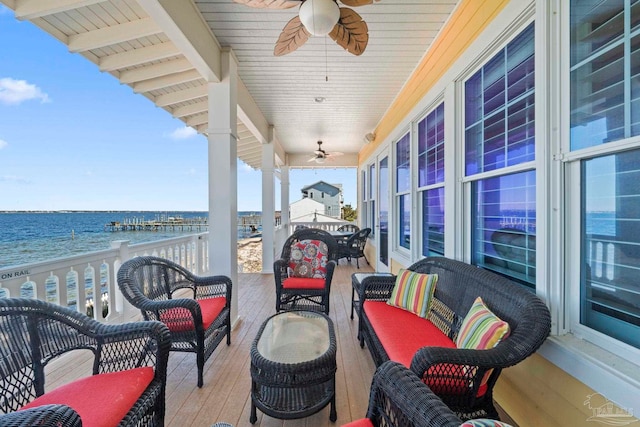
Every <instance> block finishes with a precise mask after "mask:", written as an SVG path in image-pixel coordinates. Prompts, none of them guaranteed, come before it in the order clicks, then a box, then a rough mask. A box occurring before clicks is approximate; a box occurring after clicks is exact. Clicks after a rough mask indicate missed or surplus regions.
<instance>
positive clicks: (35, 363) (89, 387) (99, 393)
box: [0, 298, 171, 427]
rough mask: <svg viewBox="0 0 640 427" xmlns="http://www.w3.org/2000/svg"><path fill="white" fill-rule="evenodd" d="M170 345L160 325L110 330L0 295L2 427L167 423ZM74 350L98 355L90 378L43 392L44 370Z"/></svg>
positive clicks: (129, 325)
mask: <svg viewBox="0 0 640 427" xmlns="http://www.w3.org/2000/svg"><path fill="white" fill-rule="evenodd" d="M170 345H171V343H170V341H169V330H168V329H167V327H166V326H165V325H163V324H162V323H160V322H132V323H127V324H121V325H106V324H102V323H99V322H96V321H95V320H93V319H91V318H89V317H87V316H85V315H84V314H81V313H78V312H76V311H73V310H70V309H68V308H66V307H62V306H59V305H54V304H50V303H47V302H44V301H39V300H34V299H23V298H2V299H0V361H1V363H0V413H4V415H0V425H1V426H5V427H13V426H29V427H31V426H52V427H53V426H56V427H59V426H65V427H72V426H80V425H82V424H83V423H82V421H81V417H82V419H83V420H84V425H92V422H93V423H95V421H96V420H95V419H94V418H95V417H100V420H101V421H103V420H104V419H105V417H113V420H112V421H114V423H118V420H120V421H119V423H118V425H119V426H161V425H164V414H165V386H166V378H167V359H168V357H169V348H170ZM73 350H82V351H90V352H91V353H93V358H94V360H93V364H92V366H93V368H92V370H93V375H90V376H88V377H84V378H80V379H78V380H75V381H72V382H70V383H68V384H65V385H64V386H61V387H59V388H56V389H53V390H46V393H45V378H46V377H45V368H46V367H47V366H48V364H49V362H51V361H52V360H56V359H58V357H59V356H62V355H65V354H67V353H69V352H72V351H73ZM109 384H111V385H112V386H108V385H109ZM105 385H107V386H105ZM127 401H133V402H134V403H133V405H132V406H129V404H128V403H126V402H127ZM118 402H120V403H121V404H119V403H118ZM105 403H109V404H108V405H105ZM25 405H30V406H33V407H25ZM23 407H24V408H25V409H22V408H23ZM72 408H73V409H72ZM96 409H99V410H96ZM100 410H101V411H102V412H100Z"/></svg>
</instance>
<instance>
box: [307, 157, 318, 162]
mask: <svg viewBox="0 0 640 427" xmlns="http://www.w3.org/2000/svg"><path fill="white" fill-rule="evenodd" d="M317 158H318V156H313V157H312V158H310V159H309V160H307V163H309V162H315V161H316V159H317Z"/></svg>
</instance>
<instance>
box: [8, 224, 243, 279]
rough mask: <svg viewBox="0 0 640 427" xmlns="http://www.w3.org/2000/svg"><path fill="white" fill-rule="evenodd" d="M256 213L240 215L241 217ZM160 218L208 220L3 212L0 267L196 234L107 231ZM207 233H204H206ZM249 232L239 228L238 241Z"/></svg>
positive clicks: (182, 232) (183, 232) (192, 232)
mask: <svg viewBox="0 0 640 427" xmlns="http://www.w3.org/2000/svg"><path fill="white" fill-rule="evenodd" d="M251 213H254V212H239V213H238V216H244V215H249V214H251ZM161 216H164V217H167V216H174V217H178V216H180V217H182V218H185V219H186V218H202V217H206V216H207V213H206V212H47V213H44V212H43V213H35V212H33V213H32V212H29V213H24V212H15V213H0V268H4V267H8V266H13V265H19V264H28V263H33V262H39V261H45V260H49V259H53V258H64V257H68V256H71V255H77V254H82V253H86V252H93V251H99V250H103V249H109V247H110V245H111V243H110V242H112V241H114V240H129V241H130V242H131V244H135V243H142V242H149V241H154V240H162V239H168V238H171V237H178V236H182V235H187V234H194V233H198V231H197V229H194V231H189V230H186V231H164V230H162V231H118V232H113V231H110V230H108V229H106V230H105V224H109V223H111V221H120V222H124V220H125V218H127V219H131V218H139V219H142V220H144V221H149V220H155V219H158V218H160V217H161ZM203 231H204V230H203ZM249 234H250V231H248V230H242V229H238V238H244V237H248V235H249Z"/></svg>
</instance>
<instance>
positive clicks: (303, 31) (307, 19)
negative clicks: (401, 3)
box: [234, 0, 379, 56]
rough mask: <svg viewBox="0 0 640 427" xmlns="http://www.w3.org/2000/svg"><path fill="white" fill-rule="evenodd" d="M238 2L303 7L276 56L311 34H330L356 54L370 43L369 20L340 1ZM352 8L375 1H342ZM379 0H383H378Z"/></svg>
mask: <svg viewBox="0 0 640 427" xmlns="http://www.w3.org/2000/svg"><path fill="white" fill-rule="evenodd" d="M234 1H235V2H236V3H240V4H244V5H246V6H250V7H255V8H259V9H289V8H291V7H295V6H300V10H299V12H298V16H296V17H295V18H293V19H292V20H290V21H289V22H288V23H287V25H285V27H284V28H283V30H282V33H281V34H280V37H279V38H278V41H277V42H276V47H275V49H274V50H273V54H274V55H275V56H282V55H286V54H288V53H291V52H293V51H294V50H296V49H297V48H299V47H300V46H302V45H303V44H304V43H305V42H306V41H307V40H309V37H310V36H311V35H314V36H324V35H327V34H329V37H331V38H332V39H333V40H334V41H335V42H336V43H337V44H338V45H340V46H342V47H343V48H344V49H346V50H347V52H349V53H351V54H353V55H362V53H363V52H364V50H365V49H366V47H367V43H368V42H369V32H368V31H369V29H368V27H367V23H366V22H364V21H363V20H362V17H361V16H360V15H359V14H358V13H357V12H356V11H354V10H353V9H349V8H347V7H339V6H338V1H337V0H234ZM340 1H341V2H342V3H343V4H344V5H346V6H350V7H356V6H364V5H368V4H372V3H373V1H374V0H340ZM375 1H379V0H375Z"/></svg>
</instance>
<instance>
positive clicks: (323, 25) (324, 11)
mask: <svg viewBox="0 0 640 427" xmlns="http://www.w3.org/2000/svg"><path fill="white" fill-rule="evenodd" d="M299 16H300V21H301V22H302V25H304V27H305V28H306V29H307V31H309V32H310V33H311V34H313V35H314V36H326V35H327V34H329V33H330V32H331V30H332V29H333V27H334V26H335V25H336V23H337V22H338V19H340V7H338V4H337V3H336V2H335V1H334V0H306V1H305V2H304V3H302V5H301V6H300V12H299Z"/></svg>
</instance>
